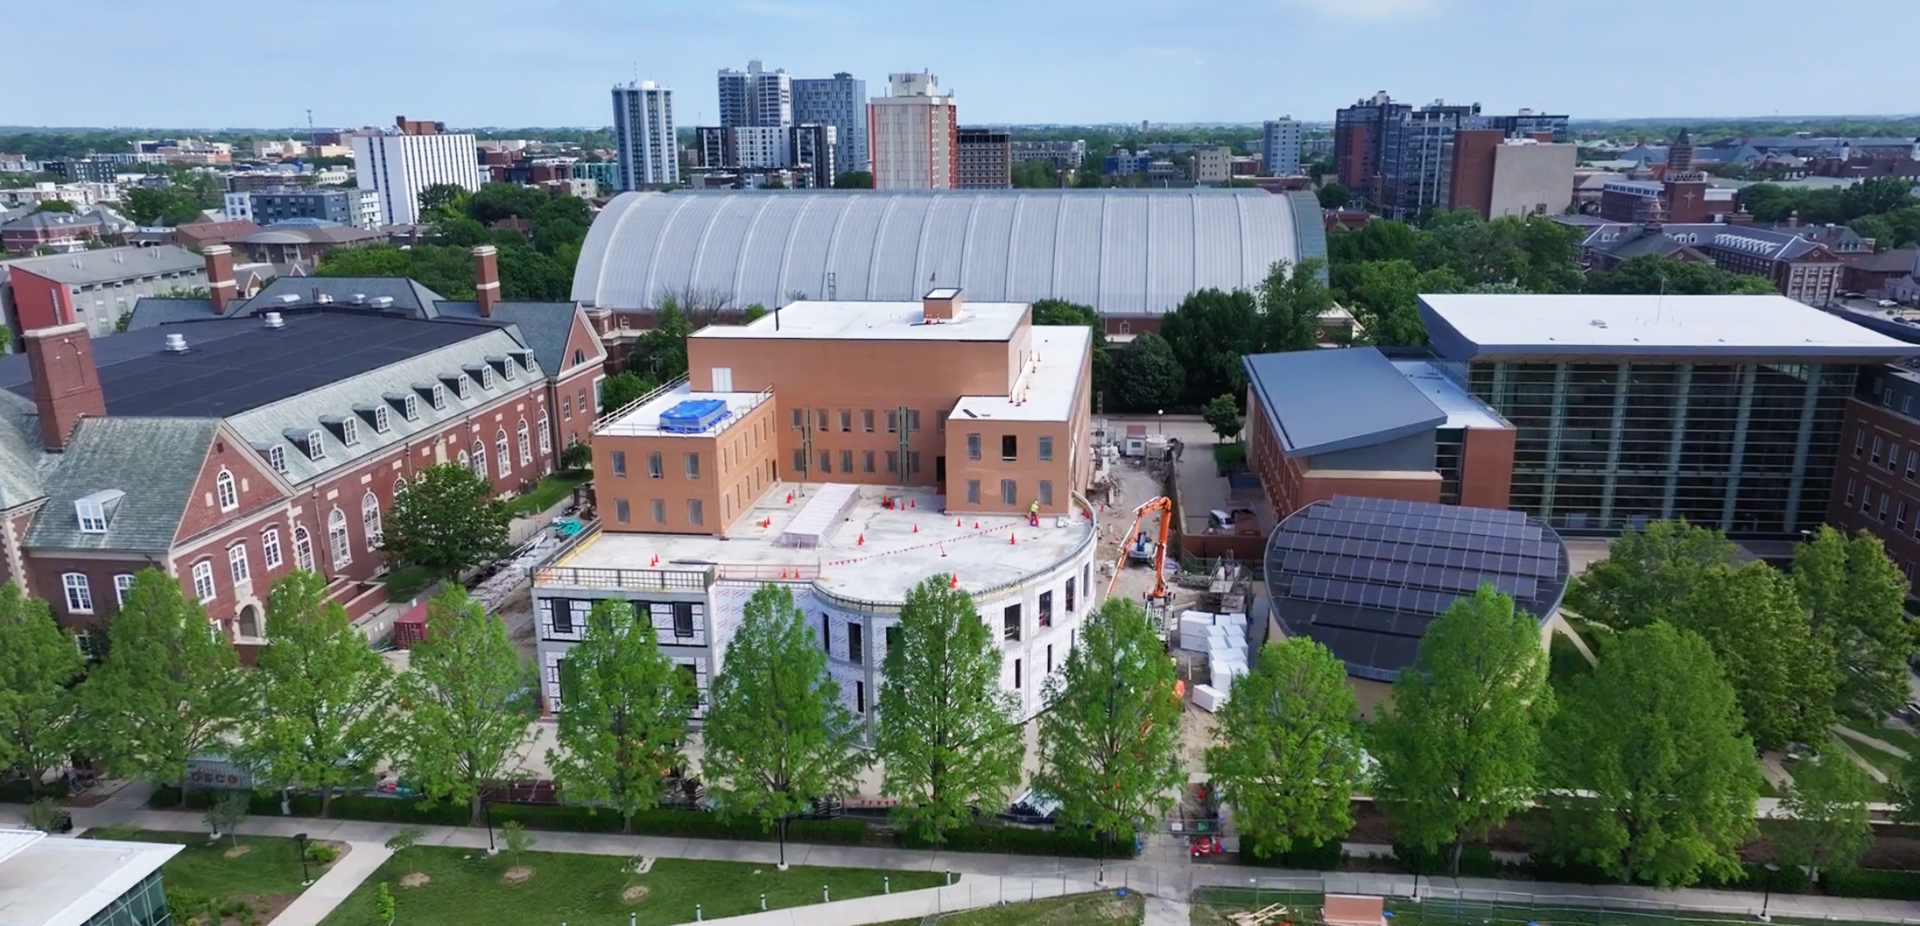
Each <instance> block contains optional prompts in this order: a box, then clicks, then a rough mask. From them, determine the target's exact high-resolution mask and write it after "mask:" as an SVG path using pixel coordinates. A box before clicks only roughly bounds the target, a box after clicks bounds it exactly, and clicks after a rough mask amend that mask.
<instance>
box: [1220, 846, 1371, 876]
mask: <svg viewBox="0 0 1920 926" xmlns="http://www.w3.org/2000/svg"><path fill="white" fill-rule="evenodd" d="M1346 857H1347V854H1346V851H1345V850H1343V849H1342V848H1341V847H1340V843H1339V841H1337V840H1336V841H1334V842H1330V843H1327V844H1325V845H1319V846H1305V845H1297V846H1294V847H1293V848H1291V849H1288V850H1287V851H1285V852H1259V851H1255V850H1254V849H1252V848H1242V849H1241V850H1240V864H1242V865H1256V866H1259V867H1261V868H1294V869H1299V870H1302V871H1338V870H1339V869H1340V866H1341V863H1342V862H1343V861H1344V860H1345V859H1346Z"/></svg>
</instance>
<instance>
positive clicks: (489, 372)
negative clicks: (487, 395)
mask: <svg viewBox="0 0 1920 926" xmlns="http://www.w3.org/2000/svg"><path fill="white" fill-rule="evenodd" d="M480 388H482V389H492V388H493V368H492V367H481V368H480Z"/></svg>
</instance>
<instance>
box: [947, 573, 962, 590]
mask: <svg viewBox="0 0 1920 926" xmlns="http://www.w3.org/2000/svg"><path fill="white" fill-rule="evenodd" d="M950 575H951V577H952V579H953V581H951V582H948V583H947V587H948V588H959V587H960V574H959V573H957V572H955V573H951V574H950Z"/></svg>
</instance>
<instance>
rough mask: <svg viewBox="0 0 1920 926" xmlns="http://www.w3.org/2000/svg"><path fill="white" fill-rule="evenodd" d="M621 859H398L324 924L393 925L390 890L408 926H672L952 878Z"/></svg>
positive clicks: (437, 851)
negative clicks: (387, 912) (382, 905)
mask: <svg viewBox="0 0 1920 926" xmlns="http://www.w3.org/2000/svg"><path fill="white" fill-rule="evenodd" d="M635 867H636V866H635V860H634V859H632V858H629V857H624V856H617V855H574V854H568V853H558V852H525V853H522V854H521V855H520V857H519V858H518V859H515V858H513V857H512V856H511V855H510V854H509V853H505V852H503V853H501V854H499V855H496V856H491V857H489V856H488V855H487V854H486V853H485V852H481V851H479V850H474V849H451V848H443V847H438V846H422V847H417V848H414V849H410V850H408V851H406V852H403V853H401V854H400V855H397V856H395V857H394V858H392V859H389V860H388V861H387V862H386V864H384V865H382V866H381V867H380V869H379V870H378V871H376V872H374V873H373V875H372V876H370V877H368V878H367V880H366V881H364V882H362V883H361V885H360V887H359V888H357V889H355V890H354V892H353V894H352V895H351V896H349V897H348V898H347V899H346V900H345V901H342V902H341V904H340V906H339V907H338V908H336V909H335V910H334V911H333V913H332V914H331V915H329V916H328V917H327V919H326V920H325V921H324V926H384V923H385V921H384V920H383V919H381V918H380V916H379V914H378V910H377V908H376V902H375V897H376V896H377V895H378V892H379V886H380V885H381V884H382V883H385V884H386V885H387V889H388V890H389V891H390V892H391V893H392V895H393V898H394V912H395V917H394V922H395V923H400V924H404V926H526V924H527V923H532V922H542V923H547V922H560V921H562V920H568V919H573V920H576V921H582V922H600V923H611V922H615V921H618V922H621V923H625V922H627V919H626V918H627V916H628V915H629V914H631V915H632V916H633V917H634V919H633V922H635V923H637V924H639V926H648V924H654V926H665V924H670V923H685V922H690V921H692V920H693V907H694V904H696V903H698V904H700V907H701V915H702V916H704V917H705V918H707V919H713V918H716V917H722V916H736V915H739V914H742V913H752V912H756V911H758V910H759V909H760V895H761V894H762V893H765V894H766V896H767V909H769V910H777V909H781V908H785V907H798V906H804V905H807V904H816V903H819V902H820V888H821V886H822V885H825V886H826V887H827V890H828V896H829V897H830V898H831V899H833V900H850V899H852V898H855V897H866V896H869V895H872V894H878V893H880V892H881V889H882V880H881V879H882V878H888V879H891V886H892V889H893V890H894V891H911V890H918V889H920V888H926V887H934V886H937V885H939V884H941V883H943V881H944V875H942V874H941V873H939V872H928V871H884V872H883V871H875V870H869V869H861V868H814V867H803V866H797V865H796V866H794V867H792V868H789V869H787V870H786V871H778V870H776V869H775V868H774V866H773V865H771V864H764V865H763V864H756V863H748V862H710V861H696V860H692V859H666V858H663V859H656V860H652V861H651V863H650V865H649V866H648V867H647V870H646V871H645V872H637V871H635Z"/></svg>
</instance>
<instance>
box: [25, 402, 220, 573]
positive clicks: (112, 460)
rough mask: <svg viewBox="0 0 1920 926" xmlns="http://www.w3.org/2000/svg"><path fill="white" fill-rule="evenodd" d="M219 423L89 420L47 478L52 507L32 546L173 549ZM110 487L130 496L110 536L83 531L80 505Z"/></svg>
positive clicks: (40, 519) (37, 520) (37, 524)
mask: <svg viewBox="0 0 1920 926" xmlns="http://www.w3.org/2000/svg"><path fill="white" fill-rule="evenodd" d="M218 429H219V421H218V420H216V419H213V418H85V419H81V421H80V424H79V426H78V427H77V428H76V429H75V431H74V437H73V441H72V442H71V443H70V444H68V445H67V449H66V452H64V453H62V454H61V455H60V466H59V468H58V469H56V470H54V471H53V472H52V473H50V474H48V476H47V477H46V490H47V491H46V494H47V503H46V506H45V507H43V508H41V509H40V513H39V514H38V515H36V516H35V517H34V519H33V527H32V529H31V530H29V531H28V532H27V546H29V547H33V548H35V549H42V550H46V549H54V550H128V551H153V552H162V551H165V550H167V549H169V548H171V547H172V546H173V538H174V533H175V532H176V531H178V530H179V527H180V518H181V515H183V514H184V513H185V512H186V509H187V505H188V504H190V503H191V502H192V495H193V483H194V480H195V479H197V478H199V475H200V469H201V465H202V464H203V463H204V462H205V461H206V458H207V448H208V447H209V446H210V445H211V444H212V443H213V435H214V432H215V431H217V430H218ZM102 489H119V490H121V491H123V492H125V493H127V494H126V497H125V498H123V499H121V500H120V503H119V505H118V506H117V507H116V508H115V510H114V511H113V513H112V517H110V518H109V519H108V522H107V530H106V532H105V533H100V534H88V533H82V532H81V530H80V520H79V516H78V515H77V514H76V513H75V511H74V507H73V503H74V501H76V500H77V499H79V498H81V497H83V496H86V495H90V494H92V493H94V492H98V491H100V490H102Z"/></svg>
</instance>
